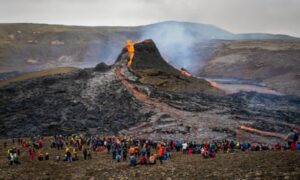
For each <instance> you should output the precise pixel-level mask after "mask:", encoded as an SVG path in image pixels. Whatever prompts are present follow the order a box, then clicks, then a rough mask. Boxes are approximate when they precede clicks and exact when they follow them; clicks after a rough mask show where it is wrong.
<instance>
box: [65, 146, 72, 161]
mask: <svg viewBox="0 0 300 180" xmlns="http://www.w3.org/2000/svg"><path fill="white" fill-rule="evenodd" d="M65 153H66V154H65V155H66V161H68V162H72V153H71V150H70V148H69V147H66V150H65Z"/></svg>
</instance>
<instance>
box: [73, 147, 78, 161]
mask: <svg viewBox="0 0 300 180" xmlns="http://www.w3.org/2000/svg"><path fill="white" fill-rule="evenodd" d="M72 154H73V156H72V161H77V160H78V157H77V149H76V148H75V147H74V148H73V151H72Z"/></svg>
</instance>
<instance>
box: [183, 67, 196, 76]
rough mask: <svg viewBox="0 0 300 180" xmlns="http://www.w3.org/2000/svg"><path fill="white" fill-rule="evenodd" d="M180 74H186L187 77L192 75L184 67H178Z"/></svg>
mask: <svg viewBox="0 0 300 180" xmlns="http://www.w3.org/2000/svg"><path fill="white" fill-rule="evenodd" d="M180 72H181V74H183V75H185V76H188V77H192V76H193V75H192V74H191V73H189V72H188V71H187V70H185V69H184V68H181V69H180Z"/></svg>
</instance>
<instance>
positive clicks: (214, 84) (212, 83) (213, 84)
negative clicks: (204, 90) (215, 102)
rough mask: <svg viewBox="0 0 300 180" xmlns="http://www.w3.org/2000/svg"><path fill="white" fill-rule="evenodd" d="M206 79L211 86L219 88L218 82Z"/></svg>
mask: <svg viewBox="0 0 300 180" xmlns="http://www.w3.org/2000/svg"><path fill="white" fill-rule="evenodd" d="M206 81H208V82H209V83H210V85H211V86H212V87H214V88H216V89H221V86H220V85H219V84H218V83H216V82H214V81H211V80H208V79H207V80H206Z"/></svg>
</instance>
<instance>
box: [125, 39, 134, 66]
mask: <svg viewBox="0 0 300 180" xmlns="http://www.w3.org/2000/svg"><path fill="white" fill-rule="evenodd" d="M126 48H127V51H128V53H129V61H128V63H127V66H128V67H129V66H130V65H131V64H132V61H133V56H134V43H133V42H132V41H131V40H127V44H126Z"/></svg>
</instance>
